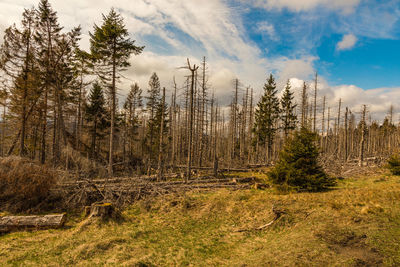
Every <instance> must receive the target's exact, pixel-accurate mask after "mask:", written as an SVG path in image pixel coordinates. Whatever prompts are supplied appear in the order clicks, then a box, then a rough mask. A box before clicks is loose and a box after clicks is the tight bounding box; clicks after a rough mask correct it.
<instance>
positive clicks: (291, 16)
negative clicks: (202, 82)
mask: <svg viewBox="0 0 400 267" xmlns="http://www.w3.org/2000/svg"><path fill="white" fill-rule="evenodd" d="M38 2H39V1H38V0H1V1H0V37H1V35H2V33H1V32H2V31H3V30H4V29H5V28H6V27H7V26H8V25H10V24H11V23H14V22H18V21H20V18H21V14H22V12H23V9H24V8H30V7H32V6H36V5H37V4H38ZM50 3H51V4H52V6H53V8H54V9H55V10H56V11H57V12H58V15H59V21H60V23H61V25H62V26H64V27H65V30H69V29H71V28H72V27H73V26H77V25H81V26H82V29H83V36H82V41H81V45H82V47H83V48H86V49H88V48H89V37H88V33H89V31H91V30H92V29H93V24H94V23H97V24H99V23H101V18H102V17H101V14H102V13H107V12H108V11H109V10H110V8H111V7H114V8H116V9H117V10H118V11H119V12H120V13H121V14H122V16H123V17H124V19H125V23H126V26H127V28H128V31H129V32H130V35H131V38H133V39H135V40H137V44H139V45H145V46H146V47H145V50H144V52H143V53H142V54H141V55H139V56H135V57H132V58H131V62H132V67H131V68H130V69H129V70H127V72H126V73H124V77H126V79H122V81H121V83H120V84H119V89H120V95H121V97H122V98H123V97H125V95H126V91H127V90H128V88H129V84H130V83H132V82H133V81H137V82H138V83H139V84H140V86H141V87H142V88H143V89H144V91H146V90H145V89H146V88H147V84H148V79H149V77H150V76H151V74H152V72H157V74H158V75H159V77H160V80H161V83H162V85H163V86H166V88H167V90H170V89H171V88H172V78H173V77H176V80H177V82H178V84H183V81H184V79H185V78H184V76H185V75H187V73H185V71H184V70H182V69H179V67H181V66H184V65H185V64H186V58H190V59H191V62H192V63H196V64H199V63H200V62H201V60H202V58H203V56H205V57H206V58H207V63H208V70H207V73H208V77H209V80H208V84H209V88H210V91H212V92H213V93H214V94H215V95H216V96H217V98H218V101H219V102H220V103H221V104H222V105H223V104H228V103H229V101H230V100H231V98H232V91H233V79H235V78H239V79H240V81H241V84H243V88H242V89H243V90H244V88H245V86H251V87H252V88H254V91H255V94H256V96H259V95H260V94H261V93H262V86H263V83H264V82H265V79H266V78H267V76H268V75H269V73H271V72H272V73H273V74H274V75H275V77H276V79H277V82H278V87H279V89H281V88H282V87H283V86H284V84H285V83H286V81H287V79H290V81H291V83H292V87H293V90H295V91H296V93H298V92H299V90H300V89H299V88H300V87H301V85H302V83H303V81H305V82H307V84H308V85H309V86H310V87H312V86H313V75H314V73H315V72H316V71H317V72H318V73H319V77H320V79H319V84H318V86H319V97H320V98H322V96H326V98H327V100H328V105H329V106H331V107H332V108H335V107H336V105H337V102H338V100H339V99H342V102H343V103H344V105H345V106H348V107H350V108H352V109H353V110H355V111H357V110H360V108H361V105H362V104H367V105H368V107H369V110H370V111H371V112H373V113H374V114H378V115H377V117H378V118H379V119H381V118H382V117H383V116H384V115H385V114H386V112H387V110H388V109H389V106H390V105H391V104H393V105H395V110H397V111H396V112H398V111H400V1H399V0H385V1H383V0H382V1H380V0H207V1H197V0H151V1H150V0H118V1H115V0H68V1H65V0H50ZM0 43H1V41H0ZM243 90H242V91H243ZM210 93H211V92H210ZM319 101H321V99H319ZM397 103H399V105H398V106H397Z"/></svg>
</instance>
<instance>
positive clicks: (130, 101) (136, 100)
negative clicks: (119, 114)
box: [124, 83, 143, 157]
mask: <svg viewBox="0 0 400 267" xmlns="http://www.w3.org/2000/svg"><path fill="white" fill-rule="evenodd" d="M142 105H143V104H142V89H140V87H139V85H138V84H137V83H135V84H132V85H131V90H130V91H129V94H128V96H127V98H126V101H125V103H124V109H125V110H126V113H127V115H128V116H127V122H126V123H127V138H128V140H129V155H130V156H131V157H132V155H133V141H135V140H136V135H137V128H138V127H139V116H138V113H137V109H138V108H141V107H142Z"/></svg>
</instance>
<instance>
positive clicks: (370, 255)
mask: <svg viewBox="0 0 400 267" xmlns="http://www.w3.org/2000/svg"><path fill="white" fill-rule="evenodd" d="M316 236H317V237H318V238H319V239H320V240H322V241H324V242H325V243H326V244H327V245H328V248H329V249H331V250H332V251H334V252H335V253H336V254H339V255H341V256H342V257H343V258H347V259H348V260H349V262H350V263H351V266H380V265H382V263H383V257H382V256H381V255H380V254H379V253H378V252H377V251H376V250H375V249H374V248H371V247H369V246H368V245H367V244H366V242H365V241H366V240H367V238H368V237H367V235H365V234H356V233H355V232H353V231H351V230H347V229H343V228H339V227H337V226H330V227H329V228H326V229H324V230H323V231H321V232H318V233H317V234H316Z"/></svg>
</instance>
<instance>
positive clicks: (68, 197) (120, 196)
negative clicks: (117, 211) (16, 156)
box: [51, 176, 257, 207]
mask: <svg viewBox="0 0 400 267" xmlns="http://www.w3.org/2000/svg"><path fill="white" fill-rule="evenodd" d="M256 181H257V179H256V178H254V177H246V178H215V177H210V176H204V177H197V178H192V179H190V180H188V181H187V182H184V181H181V180H175V181H174V180H173V181H161V182H156V181H154V178H153V177H144V178H138V177H135V178H115V179H96V180H89V179H85V180H79V181H70V182H63V183H59V184H58V185H57V186H56V187H55V188H53V189H52V190H51V192H52V194H55V195H61V196H63V198H64V199H65V204H66V205H68V206H72V207H73V206H87V205H91V204H92V203H94V202H98V201H104V202H111V203H113V204H114V205H116V206H121V205H122V206H123V205H125V204H130V203H132V202H134V201H136V200H139V199H142V198H144V197H147V196H157V195H164V194H169V193H179V192H186V191H192V190H199V191H204V190H214V189H220V188H226V189H231V190H239V189H248V188H251V187H252V185H254V184H255V183H256Z"/></svg>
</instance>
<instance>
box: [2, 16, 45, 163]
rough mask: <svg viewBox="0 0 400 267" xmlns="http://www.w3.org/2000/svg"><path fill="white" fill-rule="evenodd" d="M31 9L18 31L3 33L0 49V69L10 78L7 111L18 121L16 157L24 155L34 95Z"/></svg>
mask: <svg viewBox="0 0 400 267" xmlns="http://www.w3.org/2000/svg"><path fill="white" fill-rule="evenodd" d="M34 32H35V9H34V8H32V9H25V11H24V12H23V14H22V21H21V28H20V29H19V28H17V26H16V25H15V24H14V25H13V26H11V27H9V28H8V29H6V31H5V35H4V42H3V44H2V47H1V55H0V57H1V60H0V61H1V62H2V64H1V69H2V70H3V71H4V72H5V74H6V75H7V76H9V77H10V78H11V81H12V83H13V87H12V89H11V90H10V92H11V96H12V98H11V103H10V111H11V114H12V115H14V117H16V118H17V121H19V122H20V126H19V133H20V150H19V154H20V156H24V155H25V154H26V147H25V139H26V133H27V124H28V118H27V117H28V116H27V112H28V106H29V105H31V104H32V102H33V100H34V98H35V97H36V95H37V91H38V89H37V87H38V82H37V81H38V77H37V74H38V68H37V64H36V60H35V53H36V51H35V49H36V46H35V40H34Z"/></svg>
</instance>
